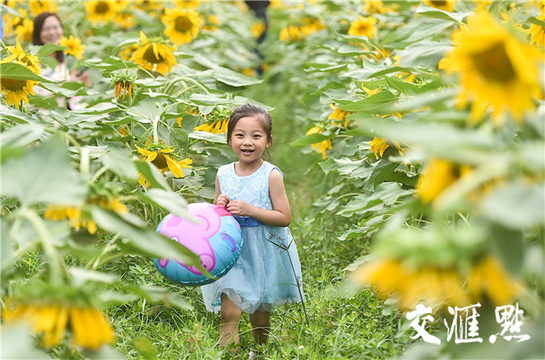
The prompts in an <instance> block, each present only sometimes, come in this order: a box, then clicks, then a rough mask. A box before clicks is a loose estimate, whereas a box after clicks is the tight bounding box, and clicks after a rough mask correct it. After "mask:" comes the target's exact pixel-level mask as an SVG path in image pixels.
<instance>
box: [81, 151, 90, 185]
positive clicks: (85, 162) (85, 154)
mask: <svg viewBox="0 0 545 360" xmlns="http://www.w3.org/2000/svg"><path fill="white" fill-rule="evenodd" d="M80 156H81V158H80V172H81V174H82V175H84V176H85V177H86V178H88V177H89V166H90V159H89V149H88V148H86V147H83V148H81V149H80Z"/></svg>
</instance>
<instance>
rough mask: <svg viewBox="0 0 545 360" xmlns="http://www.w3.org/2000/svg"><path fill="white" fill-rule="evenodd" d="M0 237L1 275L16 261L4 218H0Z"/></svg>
mask: <svg viewBox="0 0 545 360" xmlns="http://www.w3.org/2000/svg"><path fill="white" fill-rule="evenodd" d="M0 236H1V239H2V240H0V250H2V251H1V253H0V259H1V260H2V262H1V263H0V273H3V272H4V269H6V270H9V268H10V267H11V266H12V265H13V263H14V262H15V260H16V259H15V251H14V244H12V243H11V241H10V236H9V228H8V224H7V223H6V221H5V220H4V218H0ZM2 275H3V274H2Z"/></svg>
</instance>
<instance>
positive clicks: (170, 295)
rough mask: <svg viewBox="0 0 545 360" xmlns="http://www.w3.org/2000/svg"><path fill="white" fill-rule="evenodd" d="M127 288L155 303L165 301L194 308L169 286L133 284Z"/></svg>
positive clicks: (180, 306) (177, 305) (187, 308)
mask: <svg viewBox="0 0 545 360" xmlns="http://www.w3.org/2000/svg"><path fill="white" fill-rule="evenodd" d="M127 290H130V291H132V292H133V293H135V294H137V295H138V296H140V297H143V298H146V299H148V300H150V301H151V302H154V303H157V302H159V303H164V304H165V305H167V306H171V305H174V306H176V307H177V308H180V309H185V310H192V309H193V307H192V306H191V305H190V304H189V303H188V302H187V300H185V299H183V298H182V297H181V296H179V295H178V294H176V293H174V292H172V291H170V290H169V289H168V288H164V287H159V286H139V287H136V286H132V287H128V288H127Z"/></svg>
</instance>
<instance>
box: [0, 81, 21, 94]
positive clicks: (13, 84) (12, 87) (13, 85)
mask: <svg viewBox="0 0 545 360" xmlns="http://www.w3.org/2000/svg"><path fill="white" fill-rule="evenodd" d="M0 85H2V87H3V88H6V89H8V90H9V91H13V92H18V91H22V90H23V89H24V88H25V86H26V80H15V79H6V78H1V79H0Z"/></svg>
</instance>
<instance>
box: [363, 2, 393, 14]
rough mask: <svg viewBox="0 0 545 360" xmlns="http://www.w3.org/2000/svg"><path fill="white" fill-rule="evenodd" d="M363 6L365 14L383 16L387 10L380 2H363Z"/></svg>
mask: <svg viewBox="0 0 545 360" xmlns="http://www.w3.org/2000/svg"><path fill="white" fill-rule="evenodd" d="M364 3H365V6H364V7H363V11H365V12H366V13H367V14H369V15H372V14H384V13H385V12H386V11H387V10H388V8H387V7H386V6H384V3H383V2H382V1H380V0H365V1H364Z"/></svg>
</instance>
